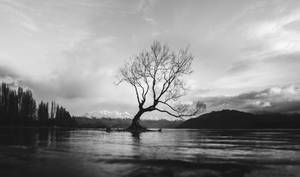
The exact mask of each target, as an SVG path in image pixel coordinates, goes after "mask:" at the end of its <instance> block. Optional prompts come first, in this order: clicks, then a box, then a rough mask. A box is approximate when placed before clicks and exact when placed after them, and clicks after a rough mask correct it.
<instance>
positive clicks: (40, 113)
mask: <svg viewBox="0 0 300 177" xmlns="http://www.w3.org/2000/svg"><path fill="white" fill-rule="evenodd" d="M76 124H77V123H76V121H75V119H74V118H73V117H72V116H71V115H70V113H69V112H68V111H67V110H66V109H65V108H63V107H62V106H60V105H58V104H56V103H55V102H54V101H52V102H51V104H50V105H49V103H47V102H43V101H42V102H40V103H39V104H38V105H37V103H36V101H35V100H34V98H33V95H32V92H31V91H30V90H28V89H26V90H24V89H23V88H22V87H18V88H17V89H14V88H10V87H9V85H8V84H7V83H2V84H1V92H0V125H8V126H60V127H74V126H76Z"/></svg>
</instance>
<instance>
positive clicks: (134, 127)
mask: <svg viewBox="0 0 300 177" xmlns="http://www.w3.org/2000/svg"><path fill="white" fill-rule="evenodd" d="M125 130H126V131H129V132H132V133H141V132H147V131H150V130H149V129H147V128H146V127H143V126H141V125H140V124H139V123H132V124H131V125H130V126H129V127H128V128H126V129H125Z"/></svg>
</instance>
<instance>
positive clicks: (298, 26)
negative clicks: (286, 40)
mask: <svg viewBox="0 0 300 177" xmlns="http://www.w3.org/2000/svg"><path fill="white" fill-rule="evenodd" d="M284 27H285V28H286V29H291V30H295V31H297V32H298V31H299V30H300V20H296V21H293V22H291V23H288V24H287V25H285V26H284Z"/></svg>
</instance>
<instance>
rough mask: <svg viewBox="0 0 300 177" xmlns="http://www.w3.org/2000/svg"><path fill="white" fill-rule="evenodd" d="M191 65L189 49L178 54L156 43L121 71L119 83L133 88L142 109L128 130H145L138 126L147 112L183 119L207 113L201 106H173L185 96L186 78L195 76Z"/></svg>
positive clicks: (191, 59)
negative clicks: (192, 74) (191, 75)
mask: <svg viewBox="0 0 300 177" xmlns="http://www.w3.org/2000/svg"><path fill="white" fill-rule="evenodd" d="M192 61H193V56H192V55H191V53H190V52H189V50H188V48H185V49H181V50H179V51H178V52H177V53H175V52H173V51H171V50H170V49H169V47H168V46H167V45H161V44H160V43H159V42H158V41H154V42H153V44H152V45H151V47H150V50H148V51H143V52H141V53H140V54H138V55H137V56H135V57H134V58H133V59H131V60H129V61H127V63H126V64H125V65H124V67H122V68H121V69H120V75H121V79H120V83H121V82H126V83H128V84H130V85H131V86H132V87H133V88H134V91H135V94H136V98H137V101H138V107H139V111H138V112H137V114H136V115H135V116H134V118H133V120H132V124H131V126H130V127H129V128H128V130H130V131H143V130H146V129H145V128H144V127H142V126H141V125H140V124H139V120H140V118H141V116H142V115H143V114H144V113H145V112H150V111H159V112H163V113H166V114H169V115H171V116H174V117H177V118H183V117H190V116H195V115H197V114H198V113H200V112H202V111H203V109H205V104H203V103H201V102H195V103H193V104H191V105H189V104H177V105H174V104H175V103H176V102H177V100H178V99H179V98H180V97H182V96H183V95H185V94H186V90H187V89H186V88H185V84H184V78H183V77H184V76H185V75H188V74H190V73H192V70H191V64H192Z"/></svg>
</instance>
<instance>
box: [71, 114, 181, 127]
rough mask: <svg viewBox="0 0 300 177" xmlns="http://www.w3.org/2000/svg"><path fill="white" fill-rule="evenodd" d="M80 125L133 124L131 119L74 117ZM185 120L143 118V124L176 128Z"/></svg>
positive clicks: (107, 125) (109, 125) (111, 125)
mask: <svg viewBox="0 0 300 177" xmlns="http://www.w3.org/2000/svg"><path fill="white" fill-rule="evenodd" d="M74 118H75V120H76V122H77V124H78V127H82V128H107V127H110V128H127V127H128V126H129V125H130V124H131V121H132V120H131V119H121V118H119V119H118V118H87V117H74ZM182 122H183V121H179V120H174V121H169V120H164V119H161V120H143V119H142V120H141V124H142V125H143V126H145V127H147V128H176V127H178V126H179V125H180V124H181V123H182Z"/></svg>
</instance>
